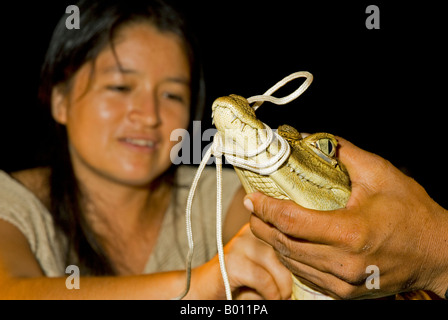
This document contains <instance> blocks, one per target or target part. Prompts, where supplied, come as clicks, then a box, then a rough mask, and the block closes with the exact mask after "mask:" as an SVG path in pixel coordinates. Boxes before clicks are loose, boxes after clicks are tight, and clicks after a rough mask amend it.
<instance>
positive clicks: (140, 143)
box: [119, 138, 157, 151]
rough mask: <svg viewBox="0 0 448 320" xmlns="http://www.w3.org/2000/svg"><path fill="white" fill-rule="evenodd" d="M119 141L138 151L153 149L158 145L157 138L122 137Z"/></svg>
mask: <svg viewBox="0 0 448 320" xmlns="http://www.w3.org/2000/svg"><path fill="white" fill-rule="evenodd" d="M119 141H120V142H122V143H124V144H125V145H126V146H128V147H130V148H133V150H136V151H152V150H154V149H155V147H156V146H157V142H156V141H155V140H153V139H146V138H122V139H119Z"/></svg>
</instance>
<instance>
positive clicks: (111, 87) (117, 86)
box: [107, 85, 131, 92]
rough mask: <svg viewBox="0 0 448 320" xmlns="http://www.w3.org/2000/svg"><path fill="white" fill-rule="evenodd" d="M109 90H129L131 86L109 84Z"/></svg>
mask: <svg viewBox="0 0 448 320" xmlns="http://www.w3.org/2000/svg"><path fill="white" fill-rule="evenodd" d="M107 89H108V90H111V91H115V92H129V91H131V87H130V86H126V85H109V86H107Z"/></svg>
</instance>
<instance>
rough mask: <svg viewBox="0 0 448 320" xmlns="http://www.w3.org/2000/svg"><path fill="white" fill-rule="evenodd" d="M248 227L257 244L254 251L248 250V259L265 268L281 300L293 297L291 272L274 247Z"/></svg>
mask: <svg viewBox="0 0 448 320" xmlns="http://www.w3.org/2000/svg"><path fill="white" fill-rule="evenodd" d="M247 227H248V228H247V231H248V232H249V233H250V236H251V237H252V238H253V241H256V243H257V245H256V246H254V247H253V248H252V250H246V254H247V257H248V258H249V259H250V260H251V261H253V262H254V264H257V265H259V266H260V267H262V268H264V269H265V270H266V272H268V273H269V274H270V275H271V276H272V278H273V280H274V282H275V284H276V285H277V288H278V291H279V293H280V298H281V299H287V298H289V297H290V296H291V285H292V279H291V273H290V271H289V270H288V269H287V268H286V267H285V266H284V265H283V264H282V263H281V262H280V260H279V259H278V257H277V254H276V252H275V251H274V250H273V248H272V246H270V245H268V244H266V243H265V242H263V241H262V240H260V239H259V238H257V237H256V236H255V235H254V234H253V233H252V231H251V230H250V228H249V225H247Z"/></svg>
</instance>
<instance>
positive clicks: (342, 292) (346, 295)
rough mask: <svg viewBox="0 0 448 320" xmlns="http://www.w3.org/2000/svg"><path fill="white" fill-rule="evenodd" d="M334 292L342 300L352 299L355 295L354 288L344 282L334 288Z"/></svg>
mask: <svg viewBox="0 0 448 320" xmlns="http://www.w3.org/2000/svg"><path fill="white" fill-rule="evenodd" d="M334 294H335V295H336V296H337V297H338V298H340V299H342V300H348V299H352V298H354V297H355V295H356V288H355V287H353V286H352V285H350V284H347V283H344V284H342V285H339V286H338V287H337V288H335V289H334Z"/></svg>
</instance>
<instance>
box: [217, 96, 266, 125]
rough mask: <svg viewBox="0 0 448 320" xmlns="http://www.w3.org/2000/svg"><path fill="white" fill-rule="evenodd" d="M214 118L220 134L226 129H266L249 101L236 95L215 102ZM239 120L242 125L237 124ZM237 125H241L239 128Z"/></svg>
mask: <svg viewBox="0 0 448 320" xmlns="http://www.w3.org/2000/svg"><path fill="white" fill-rule="evenodd" d="M212 118H213V121H214V124H215V126H216V128H217V129H218V130H219V131H220V132H224V131H225V130H226V129H241V127H244V126H246V125H248V126H249V127H251V128H253V129H264V126H263V123H262V122H261V121H260V120H258V119H257V117H256V116H255V111H254V110H253V109H252V107H251V106H250V105H249V103H248V102H247V100H246V99H245V98H243V97H241V96H238V95H235V94H231V95H230V96H225V97H221V98H218V99H216V100H215V102H213V105H212ZM237 119H238V120H239V122H240V123H236V122H235V120H237ZM237 124H239V125H240V127H239V128H238V127H237Z"/></svg>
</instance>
